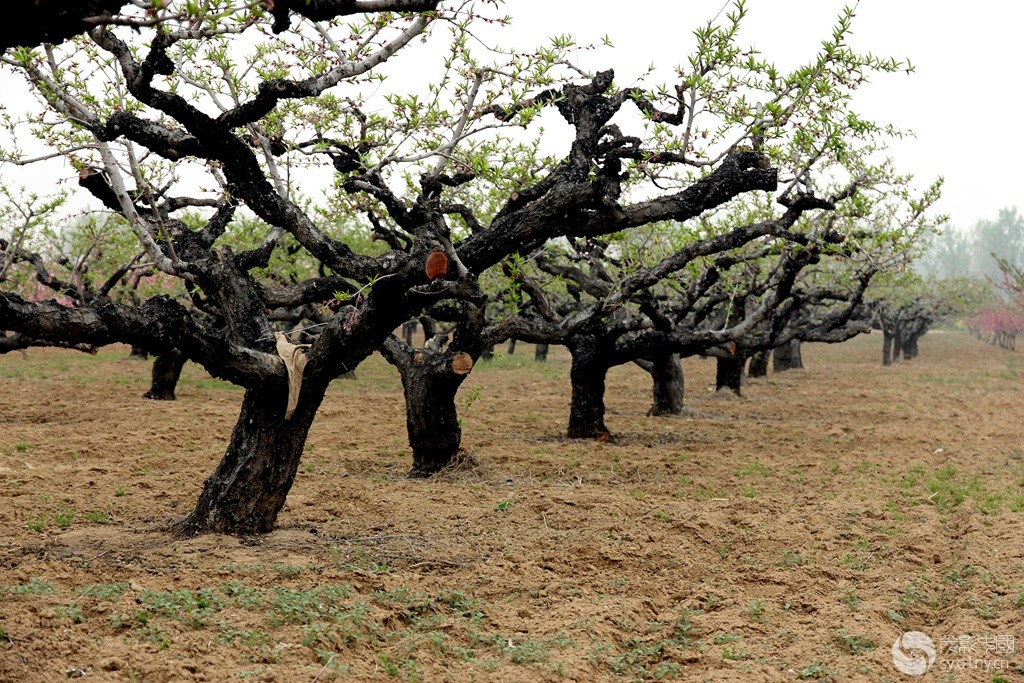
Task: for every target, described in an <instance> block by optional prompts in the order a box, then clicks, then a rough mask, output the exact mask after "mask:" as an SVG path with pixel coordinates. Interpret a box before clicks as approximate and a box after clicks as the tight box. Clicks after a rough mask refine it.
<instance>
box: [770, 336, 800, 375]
mask: <svg viewBox="0 0 1024 683" xmlns="http://www.w3.org/2000/svg"><path fill="white" fill-rule="evenodd" d="M803 367H804V361H803V358H802V357H801V356H800V340H799V339H792V340H790V341H788V342H786V343H785V344H783V345H782V346H778V347H776V348H775V350H774V351H772V371H773V372H785V371H786V370H803Z"/></svg>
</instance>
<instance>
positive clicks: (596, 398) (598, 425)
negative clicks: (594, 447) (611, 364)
mask: <svg viewBox="0 0 1024 683" xmlns="http://www.w3.org/2000/svg"><path fill="white" fill-rule="evenodd" d="M569 351H570V353H572V369H571V370H570V372H569V379H570V381H571V383H572V404H571V405H570V406H569V430H568V436H569V438H570V439H599V438H607V437H608V435H609V432H608V428H607V427H605V425H604V385H605V377H606V376H607V374H608V364H607V362H606V361H605V360H604V359H603V358H601V354H600V349H599V347H598V343H597V339H596V337H594V336H593V335H581V336H579V337H575V338H573V340H572V341H571V342H570V345H569Z"/></svg>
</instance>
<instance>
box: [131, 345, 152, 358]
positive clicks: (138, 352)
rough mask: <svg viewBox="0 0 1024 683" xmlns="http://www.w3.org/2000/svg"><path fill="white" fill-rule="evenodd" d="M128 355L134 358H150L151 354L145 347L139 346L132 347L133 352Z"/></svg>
mask: <svg viewBox="0 0 1024 683" xmlns="http://www.w3.org/2000/svg"><path fill="white" fill-rule="evenodd" d="M128 357H129V358H131V359H132V360H149V354H148V353H147V352H146V350H145V349H140V348H139V347H138V346H133V347H132V352H131V353H130V354H128Z"/></svg>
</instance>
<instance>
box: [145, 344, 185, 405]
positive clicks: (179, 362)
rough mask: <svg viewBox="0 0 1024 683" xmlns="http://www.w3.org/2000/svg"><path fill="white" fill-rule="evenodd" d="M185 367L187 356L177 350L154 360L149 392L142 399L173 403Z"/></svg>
mask: <svg viewBox="0 0 1024 683" xmlns="http://www.w3.org/2000/svg"><path fill="white" fill-rule="evenodd" d="M183 367H185V354H183V353H182V352H181V351H178V350H177V349H172V350H171V351H167V352H164V353H161V354H160V355H158V356H157V357H156V358H155V359H154V360H153V371H152V373H151V375H150V383H149V391H147V392H146V393H144V394H143V395H142V398H151V399H153V400H155V401H173V400H174V398H175V397H174V390H175V389H176V388H177V386H178V379H179V378H180V377H181V369H182V368H183Z"/></svg>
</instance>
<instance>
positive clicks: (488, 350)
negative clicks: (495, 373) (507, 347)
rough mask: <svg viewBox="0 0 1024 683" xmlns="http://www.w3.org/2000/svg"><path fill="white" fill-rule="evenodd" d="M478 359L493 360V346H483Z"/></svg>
mask: <svg viewBox="0 0 1024 683" xmlns="http://www.w3.org/2000/svg"><path fill="white" fill-rule="evenodd" d="M480 360H494V347H493V346H487V347H484V350H483V353H481V354H480Z"/></svg>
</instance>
